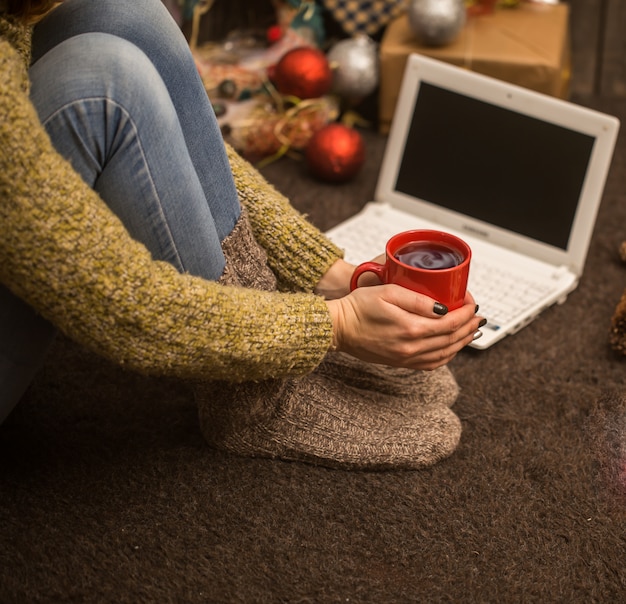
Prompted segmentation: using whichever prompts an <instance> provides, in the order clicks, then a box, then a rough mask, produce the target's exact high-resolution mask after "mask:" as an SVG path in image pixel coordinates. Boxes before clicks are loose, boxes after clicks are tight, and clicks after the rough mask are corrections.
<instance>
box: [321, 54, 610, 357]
mask: <svg viewBox="0 0 626 604" xmlns="http://www.w3.org/2000/svg"><path fill="white" fill-rule="evenodd" d="M618 130H619V121H618V120H617V119H616V118H615V117H612V116H609V115H605V114H602V113H599V112H596V111H592V110H590V109H587V108H584V107H580V106H578V105H575V104H573V103H570V102H567V101H563V100H560V99H556V98H553V97H550V96H547V95H543V94H540V93H537V92H533V91H530V90H527V89H525V88H521V87H519V86H515V85H512V84H509V83H506V82H502V81H500V80H496V79H493V78H490V77H487V76H484V75H480V74H477V73H474V72H471V71H468V70H465V69H462V68H459V67H455V66H452V65H449V64H447V63H443V62H441V61H437V60H434V59H430V58H426V57H423V56H421V55H417V54H413V55H411V56H410V57H409V58H408V60H407V65H406V70H405V73H404V78H403V82H402V86H401V89H400V93H399V97H398V103H397V106H396V110H395V115H394V119H393V122H392V124H391V130H390V133H389V139H388V141H387V146H386V149H385V155H384V158H383V163H382V167H381V172H380V175H379V180H378V184H377V187H376V195H375V201H372V202H369V203H367V204H366V205H365V207H364V208H363V210H362V211H361V212H360V213H358V214H357V215H356V216H354V217H352V218H350V219H348V220H347V221H345V222H343V223H341V224H339V225H338V226H336V227H334V228H333V229H331V230H330V231H328V233H327V234H328V236H329V238H330V239H331V240H333V241H334V242H335V243H337V244H338V245H339V246H340V247H342V248H344V249H345V257H346V260H348V261H350V262H354V263H357V264H358V263H360V262H364V261H367V260H371V259H372V258H374V257H375V256H377V255H378V254H381V253H383V252H384V246H385V243H386V241H387V239H389V237H391V235H393V234H395V233H397V232H400V231H404V230H408V229H415V228H431V229H439V230H445V231H448V232H451V233H454V234H456V235H458V236H460V237H461V238H462V239H464V240H465V241H467V243H468V244H469V245H470V247H471V248H472V265H471V268H470V276H469V290H470V291H471V293H472V295H473V296H474V297H475V299H476V302H477V303H478V304H479V305H480V314H481V315H483V316H485V317H487V319H488V323H487V325H486V326H485V327H484V328H483V329H482V331H483V337H481V338H480V339H478V340H476V341H475V342H474V344H473V346H474V347H476V348H481V349H484V348H488V347H489V346H491V345H492V344H494V343H495V342H497V341H498V340H500V339H502V338H503V337H504V336H506V335H509V334H512V333H514V332H516V331H517V330H519V329H521V328H522V327H523V326H525V325H527V324H528V323H529V322H530V321H532V320H533V319H534V318H535V317H536V316H537V315H538V314H539V313H540V312H541V311H542V310H544V309H545V308H548V307H549V306H551V305H552V304H554V303H556V302H559V303H560V302H563V301H564V300H565V298H566V296H567V294H568V293H569V292H571V291H572V290H573V289H575V288H576V286H577V285H578V281H579V279H580V277H581V275H582V272H583V268H584V264H585V259H586V256H587V251H588V248H589V242H590V239H591V235H592V232H593V228H594V223H595V220H596V215H597V211H598V207H599V205H600V200H601V197H602V192H603V189H604V183H605V180H606V177H607V173H608V170H609V166H610V163H611V158H612V156H613V148H614V146H615V141H616V138H617V133H618Z"/></svg>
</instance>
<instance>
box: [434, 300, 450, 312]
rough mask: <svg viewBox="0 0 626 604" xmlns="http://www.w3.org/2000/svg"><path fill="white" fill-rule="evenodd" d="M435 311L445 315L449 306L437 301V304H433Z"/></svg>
mask: <svg viewBox="0 0 626 604" xmlns="http://www.w3.org/2000/svg"><path fill="white" fill-rule="evenodd" d="M433 312H434V313H435V314H436V315H445V314H447V313H448V307H447V306H446V305H445V304H442V303H441V302H435V305H434V306H433Z"/></svg>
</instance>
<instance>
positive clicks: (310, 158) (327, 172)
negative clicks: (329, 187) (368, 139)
mask: <svg viewBox="0 0 626 604" xmlns="http://www.w3.org/2000/svg"><path fill="white" fill-rule="evenodd" d="M304 155H305V159H306V162H307V165H308V168H309V171H310V172H311V174H313V176H315V177H317V178H319V179H320V180H325V181H328V182H345V181H347V180H350V179H351V178H352V177H354V176H355V175H356V173H357V172H358V171H359V170H360V169H361V166H362V165H363V163H364V162H365V143H364V142H363V138H362V136H361V135H360V134H359V133H358V132H357V131H356V130H355V129H354V128H349V127H348V126H344V125H343V124H338V123H333V124H327V125H326V126H324V127H323V128H321V129H320V130H318V131H317V132H316V133H315V134H314V135H313V136H312V137H311V140H310V141H309V143H308V145H307V146H306V149H305V151H304Z"/></svg>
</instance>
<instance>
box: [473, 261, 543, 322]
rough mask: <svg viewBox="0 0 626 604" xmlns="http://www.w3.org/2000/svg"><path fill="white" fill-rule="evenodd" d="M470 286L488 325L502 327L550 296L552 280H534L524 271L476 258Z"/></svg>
mask: <svg viewBox="0 0 626 604" xmlns="http://www.w3.org/2000/svg"><path fill="white" fill-rule="evenodd" d="M468 289H469V290H470V292H471V293H472V295H473V296H474V298H475V299H476V301H477V302H478V304H480V314H481V315H482V316H484V317H486V318H487V325H485V327H486V328H489V329H493V330H494V331H495V330H498V329H500V328H501V327H502V326H503V325H506V324H508V323H510V322H511V321H514V320H515V318H516V317H518V316H520V315H521V314H522V313H523V312H524V311H525V310H527V309H529V308H531V307H532V306H534V305H535V304H537V303H538V302H539V301H540V300H541V299H542V298H544V297H545V296H547V295H548V294H549V292H550V289H551V283H550V282H538V281H535V280H533V281H530V280H528V279H527V278H526V277H525V276H523V275H517V274H514V273H512V272H511V271H510V270H509V269H507V270H506V271H503V270H502V269H501V268H500V267H491V266H488V265H486V264H484V263H479V262H475V261H474V262H472V266H471V267H470V277H469V283H468Z"/></svg>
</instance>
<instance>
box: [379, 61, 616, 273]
mask: <svg viewBox="0 0 626 604" xmlns="http://www.w3.org/2000/svg"><path fill="white" fill-rule="evenodd" d="M422 81H424V82H428V83H430V84H433V85H436V86H439V87H442V88H444V89H447V90H452V91H455V92H458V93H460V94H465V95H467V96H470V97H473V98H476V99H479V100H481V101H485V102H487V103H492V104H495V105H497V106H501V107H504V108H507V109H511V110H513V111H518V112H520V113H523V114H525V115H530V116H533V117H537V118H539V119H542V120H544V121H548V122H552V123H554V124H557V125H560V126H563V127H566V128H569V129H572V130H575V131H578V132H583V133H585V134H588V135H590V136H592V137H594V138H595V144H594V146H593V150H592V154H591V159H590V162H589V166H588V169H587V174H586V176H585V179H584V183H583V187H582V191H581V197H580V202H579V205H578V210H577V212H576V215H575V217H574V224H573V228H572V232H571V235H570V239H569V243H568V248H567V250H562V249H560V248H556V247H553V246H550V245H548V244H545V243H542V242H539V241H535V240H532V239H529V238H527V237H525V236H523V235H519V234H517V233H514V232H511V231H507V230H504V229H501V228H498V227H495V226H494V225H490V224H488V223H485V222H482V221H480V220H477V219H473V218H469V217H467V216H465V215H462V214H458V213H454V212H451V211H450V210H449V209H446V208H440V207H438V206H436V205H434V204H432V203H429V202H427V201H425V200H420V199H416V198H414V197H410V196H408V195H406V194H404V193H400V192H398V191H396V190H394V185H395V182H396V179H397V176H398V170H399V167H400V165H401V155H402V152H403V149H404V145H405V142H406V136H407V134H408V132H409V128H410V124H411V118H412V114H413V107H414V104H415V100H416V97H417V94H418V91H419V87H420V84H421V82H422ZM619 124H620V123H619V120H618V119H617V118H615V117H613V116H609V115H606V114H603V113H599V112H597V111H593V110H591V109H588V108H585V107H581V106H579V105H575V104H573V103H570V102H568V101H564V100H562V99H557V98H554V97H550V96H548V95H544V94H540V93H538V92H534V91H531V90H528V89H526V88H522V87H520V86H516V85H514V84H510V83H507V82H503V81H501V80H496V79H494V78H491V77H488V76H485V75H482V74H478V73H475V72H471V71H468V70H466V69H462V68H460V67H456V66H453V65H450V64H448V63H444V62H442V61H438V60H435V59H430V58H427V57H424V56H422V55H418V54H411V55H409V57H408V60H407V65H406V68H405V73H404V78H403V81H402V86H401V88H400V93H399V96H398V102H397V105H396V109H395V113H394V118H393V121H392V124H391V129H390V132H389V139H388V141H387V145H386V148H385V154H384V157H383V162H382V166H381V172H380V176H379V179H378V183H377V187H376V196H375V198H376V200H377V201H381V202H385V203H389V204H390V205H391V206H393V207H396V208H398V209H400V210H403V211H406V212H408V213H411V214H416V215H418V216H421V217H423V218H426V219H428V220H431V221H433V222H436V223H439V224H441V225H442V226H444V227H448V228H451V229H454V230H457V231H460V232H466V233H468V234H471V235H472V236H473V237H478V238H480V239H482V240H485V241H489V242H491V243H493V244H496V245H500V246H504V247H506V248H508V249H511V250H514V251H518V252H520V253H522V254H525V255H529V256H532V257H534V258H537V259H539V260H542V261H544V262H548V263H550V264H553V265H555V266H567V267H568V268H569V269H570V270H571V271H572V272H574V274H576V275H577V276H580V275H581V274H582V272H583V267H584V263H585V259H586V257H587V251H588V248H589V243H590V240H591V236H592V233H593V228H594V224H595V220H596V215H597V212H598V208H599V206H600V201H601V198H602V193H603V190H604V184H605V181H606V177H607V175H608V171H609V166H610V163H611V158H612V156H613V148H614V146H615V141H616V139H617V133H618V130H619ZM538 168H539V169H543V167H538ZM545 169H549V166H546V167H545Z"/></svg>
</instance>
